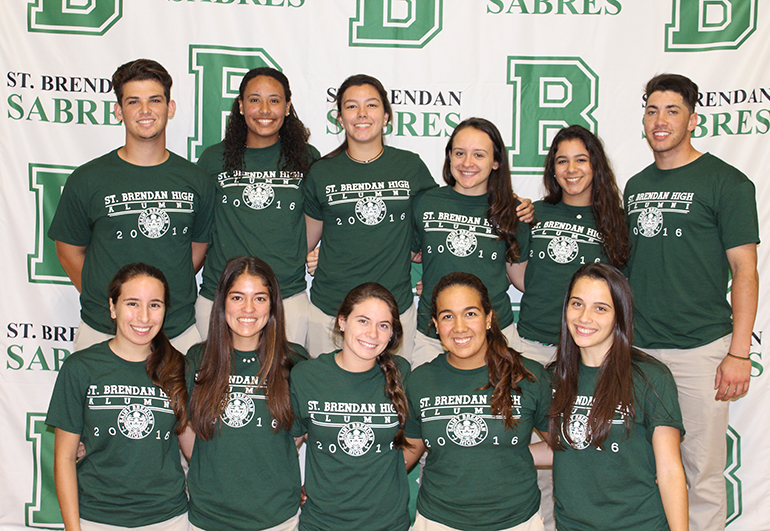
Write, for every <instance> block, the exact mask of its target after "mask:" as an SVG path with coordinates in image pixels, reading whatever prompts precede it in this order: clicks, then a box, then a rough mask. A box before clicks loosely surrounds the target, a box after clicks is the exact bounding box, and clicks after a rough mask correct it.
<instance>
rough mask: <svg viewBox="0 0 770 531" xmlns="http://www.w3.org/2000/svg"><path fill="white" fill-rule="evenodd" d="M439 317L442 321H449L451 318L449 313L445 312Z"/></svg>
mask: <svg viewBox="0 0 770 531" xmlns="http://www.w3.org/2000/svg"><path fill="white" fill-rule="evenodd" d="M439 319H441V320H442V321H450V320H451V319H452V316H451V315H450V314H448V313H446V314H444V315H442V316H441V317H440V318H439Z"/></svg>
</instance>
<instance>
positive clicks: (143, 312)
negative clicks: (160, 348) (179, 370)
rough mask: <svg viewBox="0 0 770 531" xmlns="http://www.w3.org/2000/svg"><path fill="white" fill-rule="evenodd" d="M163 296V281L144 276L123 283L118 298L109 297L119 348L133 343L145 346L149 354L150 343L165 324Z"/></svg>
mask: <svg viewBox="0 0 770 531" xmlns="http://www.w3.org/2000/svg"><path fill="white" fill-rule="evenodd" d="M164 296H165V291H164V289H163V283H162V282H161V281H160V280H158V279H157V278H152V277H149V276H146V275H141V276H136V277H134V278H132V279H131V280H128V281H126V282H124V283H123V285H122V286H121V289H120V295H119V296H118V299H117V301H116V302H114V303H113V301H112V300H110V316H111V317H112V318H113V319H114V320H115V326H116V333H115V341H116V343H117V344H118V348H119V349H120V345H128V343H130V344H132V345H134V346H138V347H146V350H147V352H146V354H147V355H148V356H149V354H150V347H151V342H152V340H153V339H154V338H155V336H156V335H158V332H159V331H160V329H161V327H162V326H163V317H164V316H165V314H166V305H165V303H164ZM120 350H122V349H120Z"/></svg>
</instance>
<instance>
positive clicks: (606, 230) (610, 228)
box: [543, 125, 631, 269]
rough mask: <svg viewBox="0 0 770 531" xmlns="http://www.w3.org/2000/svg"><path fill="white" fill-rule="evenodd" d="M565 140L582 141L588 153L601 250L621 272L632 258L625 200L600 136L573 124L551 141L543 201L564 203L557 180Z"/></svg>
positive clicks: (546, 163) (544, 177)
mask: <svg viewBox="0 0 770 531" xmlns="http://www.w3.org/2000/svg"><path fill="white" fill-rule="evenodd" d="M565 140H580V141H581V142H583V145H585V147H586V150H587V151H588V158H589V159H590V162H591V169H592V170H593V173H594V177H593V186H592V187H591V209H592V210H593V213H594V221H595V222H596V230H597V232H598V233H599V235H600V236H601V239H602V249H604V254H606V255H607V258H608V259H609V262H610V264H612V265H614V266H615V267H617V268H618V269H622V268H623V267H624V266H625V265H626V262H628V258H629V257H630V256H631V240H630V238H629V236H628V225H627V224H626V213H625V211H624V210H623V198H622V196H621V195H620V189H619V188H618V183H617V181H616V180H615V173H614V172H613V171H612V166H611V165H610V161H609V159H608V158H607V155H606V154H605V152H604V146H603V145H602V141H601V140H600V139H599V137H598V136H596V135H595V134H593V133H592V132H591V131H589V130H588V129H586V128H585V127H583V126H580V125H571V126H569V127H566V128H564V129H561V130H560V131H559V132H558V133H556V136H554V137H553V142H551V149H549V150H548V156H546V158H545V170H544V171H543V185H544V186H545V190H546V195H545V197H544V198H543V201H545V202H546V203H550V204H552V205H555V204H557V203H559V202H561V200H562V189H561V186H559V182H558V181H557V180H556V152H557V151H558V150H559V145H560V144H561V143H562V142H563V141H565Z"/></svg>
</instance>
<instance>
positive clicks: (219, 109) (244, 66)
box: [187, 44, 281, 205]
mask: <svg viewBox="0 0 770 531" xmlns="http://www.w3.org/2000/svg"><path fill="white" fill-rule="evenodd" d="M260 66H271V67H273V68H275V69H277V70H281V67H280V66H278V63H276V62H275V61H274V60H273V58H272V57H270V56H269V55H268V54H267V52H266V51H265V50H263V49H262V48H240V47H234V46H216V45H203V44H191V45H190V73H191V74H195V133H194V134H193V136H191V137H189V138H188V139H187V158H188V159H190V160H191V161H193V162H195V161H196V160H198V158H199V157H200V156H201V153H203V149H204V148H205V147H206V146H211V145H213V144H216V143H218V142H221V141H222V139H223V138H224V136H225V129H226V127H227V118H228V117H229V116H230V109H231V108H232V106H233V100H234V99H235V98H237V97H238V87H239V86H240V84H241V79H243V76H244V74H246V73H247V72H248V71H249V70H251V69H252V68H258V67H260ZM203 109H206V112H205V113H204V112H203ZM263 199H266V198H263ZM244 200H245V199H244ZM254 204H255V205H259V204H261V203H260V200H259V198H255V203H254Z"/></svg>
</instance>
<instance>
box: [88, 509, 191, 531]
mask: <svg viewBox="0 0 770 531" xmlns="http://www.w3.org/2000/svg"><path fill="white" fill-rule="evenodd" d="M80 529H81V531H124V530H131V531H189V529H190V523H189V522H188V521H187V513H184V514H182V515H179V516H177V517H175V518H172V519H170V520H166V521H165V522H159V523H157V524H151V525H143V526H141V527H121V526H118V525H109V524H100V523H97V522H89V521H88V520H83V519H82V518H81V519H80Z"/></svg>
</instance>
